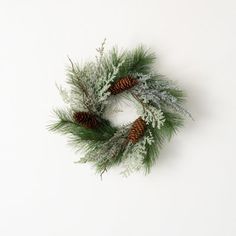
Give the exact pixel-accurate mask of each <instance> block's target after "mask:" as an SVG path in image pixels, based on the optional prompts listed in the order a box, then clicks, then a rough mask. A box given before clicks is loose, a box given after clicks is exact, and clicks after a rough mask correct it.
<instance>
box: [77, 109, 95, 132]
mask: <svg viewBox="0 0 236 236" xmlns="http://www.w3.org/2000/svg"><path fill="white" fill-rule="evenodd" d="M74 119H75V121H76V122H77V123H79V124H80V125H82V126H84V127H85V128H89V129H93V128H97V127H98V126H99V121H98V119H97V116H96V115H93V114H91V113H89V112H85V111H82V112H76V113H75V114H74Z"/></svg>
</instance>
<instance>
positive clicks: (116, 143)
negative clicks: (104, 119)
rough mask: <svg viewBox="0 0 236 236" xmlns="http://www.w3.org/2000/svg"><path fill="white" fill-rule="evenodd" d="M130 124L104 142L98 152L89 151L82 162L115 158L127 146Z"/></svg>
mask: <svg viewBox="0 0 236 236" xmlns="http://www.w3.org/2000/svg"><path fill="white" fill-rule="evenodd" d="M129 130H130V125H127V126H124V127H122V128H120V129H119V130H118V131H117V132H116V133H115V134H114V136H113V137H112V138H110V139H109V140H108V141H106V142H105V143H103V144H102V146H101V147H100V148H99V150H98V151H97V152H88V153H87V154H86V155H85V156H84V157H83V158H81V159H80V162H90V161H98V162H100V163H102V162H106V161H107V160H110V159H112V158H114V157H115V156H116V155H118V154H119V152H120V151H121V150H122V149H123V148H124V147H125V142H126V140H127V136H128V132H129Z"/></svg>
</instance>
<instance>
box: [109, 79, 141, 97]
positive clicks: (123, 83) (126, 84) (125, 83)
mask: <svg viewBox="0 0 236 236" xmlns="http://www.w3.org/2000/svg"><path fill="white" fill-rule="evenodd" d="M137 83H138V81H137V79H134V78H132V77H131V76H125V77H122V78H120V79H119V80H118V81H117V82H115V83H114V84H113V85H111V87H110V88H109V91H110V92H111V94H112V95H115V94H118V93H122V92H123V91H125V90H127V89H130V88H132V87H133V86H135V85H136V84H137Z"/></svg>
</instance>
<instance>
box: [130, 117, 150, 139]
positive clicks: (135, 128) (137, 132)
mask: <svg viewBox="0 0 236 236" xmlns="http://www.w3.org/2000/svg"><path fill="white" fill-rule="evenodd" d="M146 126H147V125H146V123H145V121H144V120H143V119H142V118H141V117H139V118H138V119H136V120H135V121H134V123H133V125H132V126H131V129H130V131H129V134H128V140H129V141H130V142H132V143H137V142H138V140H139V139H140V138H141V137H143V135H144V132H145V130H146Z"/></svg>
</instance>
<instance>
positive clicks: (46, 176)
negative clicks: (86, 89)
mask: <svg viewBox="0 0 236 236" xmlns="http://www.w3.org/2000/svg"><path fill="white" fill-rule="evenodd" d="M235 12H236V2H235V1H233V0H232V1H230V0H196V1H194V0H178V1H177V0H176V1H174V0H140V1H138V0H121V1H114V0H113V1H112V0H101V1H89V0H86V1H82V0H81V1H80V0H77V1H76V0H74V1H72V0H61V1H60V0H58V1H56V0H55V1H53V0H39V1H33V0H32V1H27V0H21V1H17V0H15V1H14V0H13V1H11V0H9V1H4V0H1V1H0V32H1V35H0V66H1V69H0V81H1V83H0V96H1V99H0V101H1V104H0V105H1V116H0V117H1V118H0V119H1V123H0V124H1V129H0V134H1V136H0V137H1V149H0V191H1V192H0V235H2V236H13V235H14V236H15V235H24V236H31V235H34V236H42V235H43V236H54V235H55V236H64V235H70V236H75V235H76V236H78V235H81V236H110V235H112V236H118V235H119V236H130V235H135V236H144V235H148V236H154V235H155V236H156V235H161V236H189V235H191V236H199V235H201V236H202V235H203V236H209V235H213V236H222V235H224V236H234V235H236V224H235V221H236V216H235V212H236V203H235V199H236V188H235V181H236V171H235V166H236V155H235V154H236V152H235V144H236V141H235V140H236V139H235V131H236V105H235V104H236V103H235V102H236V93H235V91H236V77H235V76H236V72H235V71H236V56H235V55H236V46H235V44H236V24H235V22H236V14H235ZM104 37H106V38H107V42H108V44H107V46H108V47H110V46H112V45H113V44H117V45H119V46H120V47H122V48H130V47H134V46H136V45H138V44H139V43H144V44H145V45H147V46H149V47H151V48H152V49H153V50H154V51H155V52H156V53H157V54H158V56H159V62H158V70H159V72H161V73H163V74H165V75H167V76H168V77H170V78H171V79H174V80H177V81H178V83H179V84H180V85H181V86H182V87H183V88H184V89H186V90H187V91H188V94H189V103H188V105H187V106H188V108H189V109H190V110H191V112H192V114H193V116H194V118H195V122H192V121H187V122H186V126H185V128H184V129H183V130H182V132H180V133H179V135H177V136H176V137H175V138H174V139H173V140H172V141H171V142H170V143H169V144H168V145H166V147H165V148H164V149H163V151H162V153H161V156H160V158H159V160H158V164H157V165H156V166H155V167H154V168H153V169H152V173H151V174H150V175H148V176H146V177H145V176H143V175H141V174H137V175H133V176H131V177H130V178H128V179H125V178H122V177H121V176H120V175H119V174H118V173H119V169H117V170H114V171H111V172H109V173H108V174H106V175H104V179H103V181H101V180H100V178H99V177H98V176H96V175H95V174H94V171H93V170H92V169H91V168H90V167H89V166H81V165H75V164H74V163H73V161H74V160H77V159H78V155H77V154H75V153H74V150H73V149H72V148H71V147H70V146H67V145H66V138H65V137H63V136H59V135H55V134H52V133H49V132H48V131H47V130H46V128H45V126H46V125H47V123H48V121H49V120H50V119H51V116H50V114H51V109H52V108H53V107H56V106H57V105H60V104H61V98H60V96H59V95H58V91H57V90H56V87H55V82H57V83H59V84H60V83H63V81H64V80H65V65H66V64H67V62H68V61H67V55H70V57H71V58H74V59H78V60H81V59H83V60H86V59H88V58H91V57H92V56H93V55H94V54H95V48H97V47H98V46H99V45H100V43H101V41H102V40H103V38H104ZM125 115H126V116H127V113H126V114H125Z"/></svg>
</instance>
